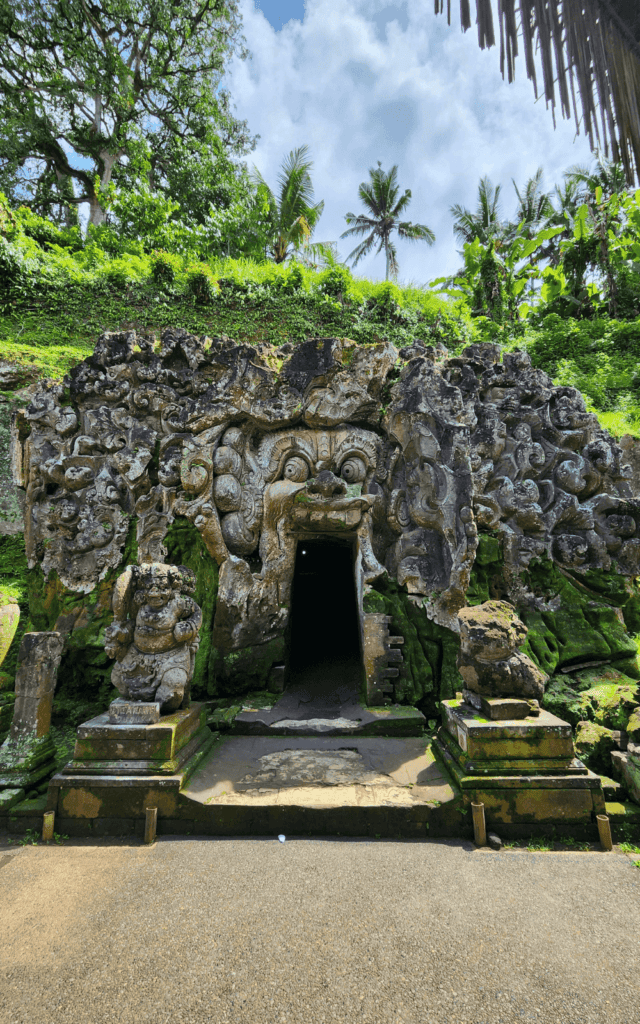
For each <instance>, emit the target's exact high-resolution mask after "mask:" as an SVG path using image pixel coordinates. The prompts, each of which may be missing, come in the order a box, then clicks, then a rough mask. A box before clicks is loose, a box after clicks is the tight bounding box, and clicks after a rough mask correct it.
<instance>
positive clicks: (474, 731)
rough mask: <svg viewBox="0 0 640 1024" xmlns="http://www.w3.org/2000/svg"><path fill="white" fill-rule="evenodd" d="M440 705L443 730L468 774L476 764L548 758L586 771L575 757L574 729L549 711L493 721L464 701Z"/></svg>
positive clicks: (443, 702)
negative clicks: (452, 743) (522, 717)
mask: <svg viewBox="0 0 640 1024" xmlns="http://www.w3.org/2000/svg"><path fill="white" fill-rule="evenodd" d="M441 706H442V714H443V719H442V720H443V725H444V728H445V729H446V731H447V732H448V733H449V734H450V736H452V737H453V738H454V740H455V741H456V742H457V744H458V747H459V748H460V751H461V753H462V755H463V757H464V758H465V760H466V762H467V769H468V770H469V771H472V770H473V768H474V767H475V765H476V762H477V763H478V764H480V763H481V762H491V761H493V762H507V761H515V762H519V761H521V760H527V761H529V762H531V763H532V764H533V763H534V762H535V761H540V762H541V763H542V764H544V762H547V761H548V760H549V759H552V760H554V761H556V762H558V763H559V764H566V766H567V767H570V765H571V764H572V763H575V764H574V766H575V767H577V768H578V769H579V770H580V769H584V766H583V765H582V764H581V762H577V760H576V757H575V751H574V747H573V736H572V733H571V726H570V725H569V724H568V722H563V721H562V719H560V718H556V716H555V715H552V714H551V713H550V712H549V711H540V713H539V714H538V715H535V716H531V717H529V718H525V719H519V720H517V719H516V720H502V721H491V720H490V719H488V718H485V717H484V716H483V715H482V714H481V713H480V712H479V711H478V710H477V709H476V708H474V707H472V706H471V705H470V704H466V703H465V702H464V701H463V700H445V701H442V705H441ZM486 767H490V765H489V764H487V765H486ZM585 770H586V769H585Z"/></svg>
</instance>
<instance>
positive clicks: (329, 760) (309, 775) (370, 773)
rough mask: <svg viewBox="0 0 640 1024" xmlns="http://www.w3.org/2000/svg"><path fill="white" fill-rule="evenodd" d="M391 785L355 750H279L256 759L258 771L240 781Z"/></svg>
mask: <svg viewBox="0 0 640 1024" xmlns="http://www.w3.org/2000/svg"><path fill="white" fill-rule="evenodd" d="M266 783H269V784H270V785H272V786H273V787H280V786H290V785H294V786H354V785H377V786H380V785H383V786H392V785H393V779H391V778H390V777H389V776H388V775H383V774H381V773H380V772H376V771H374V770H372V769H371V768H370V767H369V766H368V765H367V764H366V763H365V760H364V758H363V757H362V754H359V753H358V752H357V751H356V750H280V751H276V752H275V753H272V754H265V756H264V757H261V758H260V770H259V771H257V772H253V773H252V772H249V773H248V774H247V775H245V776H244V778H243V779H240V781H239V784H240V785H242V786H253V785H262V786H265V784H266Z"/></svg>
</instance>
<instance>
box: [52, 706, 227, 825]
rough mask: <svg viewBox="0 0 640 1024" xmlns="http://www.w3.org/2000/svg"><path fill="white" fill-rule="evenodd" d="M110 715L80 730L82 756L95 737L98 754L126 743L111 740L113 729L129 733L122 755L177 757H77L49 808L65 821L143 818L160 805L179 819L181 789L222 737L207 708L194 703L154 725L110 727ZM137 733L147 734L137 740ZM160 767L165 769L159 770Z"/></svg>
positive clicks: (61, 776) (56, 779)
mask: <svg viewBox="0 0 640 1024" xmlns="http://www.w3.org/2000/svg"><path fill="white" fill-rule="evenodd" d="M106 717H107V716H106V715H99V716H98V718H96V719H93V721H92V722H88V723H85V725H83V726H80V727H79V729H78V736H79V739H78V741H77V742H76V754H77V752H78V744H80V745H81V750H82V751H83V752H84V753H85V754H86V753H87V746H88V744H90V743H91V742H93V741H92V736H94V737H95V743H96V744H97V748H98V749H97V751H96V750H95V748H94V753H95V752H97V753H100V752H102V751H103V749H104V748H103V746H101V744H104V743H113V744H115V745H116V746H117V744H118V743H119V742H120V741H117V740H112V739H110V738H109V736H110V735H111V732H112V730H125V731H126V734H125V738H124V739H123V740H122V741H121V742H120V746H121V747H122V753H124V754H134V755H135V754H136V753H138V754H140V753H141V752H142V753H149V752H152V753H153V752H157V751H158V750H161V751H163V752H165V753H167V752H168V753H169V754H173V755H174V756H173V757H170V758H169V759H168V760H166V761H161V760H160V759H159V758H140V757H138V758H137V759H136V758H135V757H134V758H124V757H123V758H122V759H121V760H120V761H118V760H116V759H115V758H114V759H112V760H108V761H100V760H98V759H96V760H93V761H91V760H85V761H80V760H79V759H78V758H77V756H76V758H75V759H74V760H73V761H72V762H70V763H69V764H68V765H67V766H66V768H64V769H63V770H62V771H60V772H58V773H57V774H56V775H54V776H53V778H52V779H51V782H50V783H49V789H48V793H47V804H46V810H48V811H55V812H56V820H58V817H60V818H62V819H65V820H66V819H86V820H97V819H100V820H106V819H113V820H116V819H118V820H119V819H122V818H127V819H137V818H144V815H145V811H146V809H147V807H157V808H158V814H159V815H160V816H166V817H172V816H174V815H175V814H176V811H177V807H178V797H179V794H180V790H181V789H182V788H183V787H184V786H185V785H186V783H187V782H188V780H189V778H190V777H191V775H192V773H193V772H194V771H195V769H196V768H197V767H198V766H199V765H200V763H201V761H202V759H203V757H205V756H206V754H207V753H208V751H209V750H210V748H211V746H212V744H213V743H214V741H215V739H216V738H217V736H216V734H212V732H211V730H210V729H209V728H208V727H207V726H206V725H204V724H203V721H204V719H205V718H206V708H205V707H204V706H203V705H200V704H197V705H193V706H192V708H190V709H185V710H183V711H176V712H175V713H174V714H173V715H167V716H166V717H165V718H164V719H161V721H160V722H159V723H157V724H156V725H148V726H124V725H109V724H108V723H106V722H105V721H104V719H105V718H106ZM167 719H171V721H169V722H168V721H167ZM131 731H134V732H137V733H138V734H142V735H139V736H138V738H137V739H136V738H135V737H132V736H131ZM87 732H88V733H89V735H87ZM149 732H150V734H151V735H150V736H149ZM81 733H82V736H81V735H80V734H81ZM96 734H97V735H96ZM120 735H121V734H120ZM114 752H115V748H114ZM155 765H158V767H159V769H160V770H159V771H158V770H156V771H155V772H154V766H155Z"/></svg>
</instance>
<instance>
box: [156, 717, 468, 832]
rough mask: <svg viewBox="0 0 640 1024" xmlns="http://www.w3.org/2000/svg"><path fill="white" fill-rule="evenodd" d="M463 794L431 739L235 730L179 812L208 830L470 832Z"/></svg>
mask: <svg viewBox="0 0 640 1024" xmlns="http://www.w3.org/2000/svg"><path fill="white" fill-rule="evenodd" d="M459 797H460V794H459V791H458V790H457V788H456V787H455V786H454V785H452V783H451V779H450V778H449V776H448V774H447V772H446V771H444V770H443V769H442V767H441V766H440V765H439V764H438V763H437V762H436V760H435V757H434V755H433V753H432V751H431V748H430V744H429V740H428V738H427V737H385V738H382V737H363V736H362V735H360V736H358V737H354V738H352V737H348V738H347V737H344V738H340V737H332V736H325V737H306V736H298V737H293V738H288V739H286V741H284V742H283V738H281V737H277V736H273V735H272V736H228V737H226V738H223V739H222V740H221V741H220V743H219V744H218V745H217V746H216V748H215V750H214V751H212V752H211V754H210V755H209V756H208V757H207V758H206V760H205V761H204V762H203V763H202V765H200V767H199V768H198V769H197V771H196V772H194V774H193V775H192V777H191V779H190V780H189V783H188V785H187V786H185V788H184V789H183V790H182V792H181V793H180V805H179V815H180V817H181V818H185V819H187V821H188V822H189V823H190V825H191V827H192V829H193V834H205V835H277V834H284V835H285V836H287V835H305V834H307V835H349V836H371V837H379V836H396V837H405V838H425V839H427V838H433V837H436V836H446V835H457V836H467V837H469V836H470V834H471V821H470V814H469V813H468V812H465V810H464V808H463V807H462V805H461V802H460V799H459ZM162 828H167V830H171V829H174V830H176V831H178V829H179V826H178V824H177V822H175V821H174V822H173V823H169V822H165V823H164V824H162V823H159V831H160V830H161V829H162Z"/></svg>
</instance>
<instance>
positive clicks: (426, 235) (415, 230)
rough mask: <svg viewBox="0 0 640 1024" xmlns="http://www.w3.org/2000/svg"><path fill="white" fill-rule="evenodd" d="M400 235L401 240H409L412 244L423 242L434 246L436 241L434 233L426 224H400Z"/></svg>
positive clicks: (405, 222)
mask: <svg viewBox="0 0 640 1024" xmlns="http://www.w3.org/2000/svg"><path fill="white" fill-rule="evenodd" d="M398 234H399V235H400V237H401V238H407V239H408V240H409V241H410V242H418V241H422V242H427V243H428V244H429V245H433V243H434V242H435V240H436V236H435V235H434V233H433V231H432V230H431V228H428V227H427V225H426V224H410V223H409V222H408V221H402V223H400V224H398Z"/></svg>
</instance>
